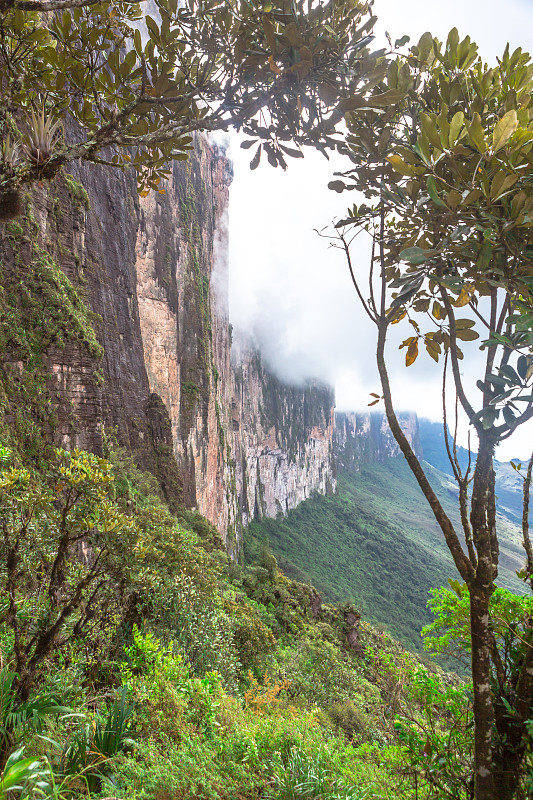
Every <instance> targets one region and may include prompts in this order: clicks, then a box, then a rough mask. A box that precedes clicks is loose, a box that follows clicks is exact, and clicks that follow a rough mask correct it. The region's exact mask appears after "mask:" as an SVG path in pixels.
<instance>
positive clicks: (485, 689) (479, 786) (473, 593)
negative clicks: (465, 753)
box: [470, 583, 499, 800]
mask: <svg viewBox="0 0 533 800" xmlns="http://www.w3.org/2000/svg"><path fill="white" fill-rule="evenodd" d="M489 600H490V593H487V592H486V591H485V590H484V587H479V586H476V584H475V583H474V584H473V585H472V586H471V587H470V632H471V636H472V683H473V688H474V772H475V794H474V797H475V800H499V796H498V795H497V794H496V789H495V784H494V765H493V760H492V736H493V731H494V706H493V704H492V697H491V690H490V631H489Z"/></svg>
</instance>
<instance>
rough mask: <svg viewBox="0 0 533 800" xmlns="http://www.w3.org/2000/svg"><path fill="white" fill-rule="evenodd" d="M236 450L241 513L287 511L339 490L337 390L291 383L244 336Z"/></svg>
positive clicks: (237, 350) (238, 366) (245, 516)
mask: <svg viewBox="0 0 533 800" xmlns="http://www.w3.org/2000/svg"><path fill="white" fill-rule="evenodd" d="M232 357H233V364H234V387H235V388H234V401H233V429H234V433H233V441H234V445H233V454H234V458H235V476H236V488H237V493H238V498H239V508H240V516H241V518H242V521H243V524H244V525H247V524H248V523H249V522H250V521H251V520H252V519H253V518H260V517H263V516H267V517H275V516H277V515H278V514H286V513H287V512H288V511H289V510H290V509H291V508H295V507H296V506H297V505H299V504H300V503H301V502H302V501H303V500H306V499H307V498H308V497H310V496H311V495H312V494H313V492H320V493H321V494H327V493H329V492H331V491H334V490H335V486H336V478H335V464H334V458H333V433H334V425H335V414H334V403H335V398H334V394H333V390H332V389H331V388H330V387H328V386H325V385H324V384H320V383H318V382H309V383H307V385H305V386H304V387H299V386H293V387H290V386H287V385H286V384H283V383H281V381H279V380H278V379H277V378H276V377H275V376H274V375H272V374H271V373H270V372H269V371H268V370H267V369H265V367H264V365H263V363H262V361H261V357H260V355H259V353H258V352H257V351H256V350H254V348H253V347H252V346H250V344H248V343H247V342H246V341H245V340H244V339H242V338H241V339H240V340H238V341H237V342H235V343H234V347H233V353H232Z"/></svg>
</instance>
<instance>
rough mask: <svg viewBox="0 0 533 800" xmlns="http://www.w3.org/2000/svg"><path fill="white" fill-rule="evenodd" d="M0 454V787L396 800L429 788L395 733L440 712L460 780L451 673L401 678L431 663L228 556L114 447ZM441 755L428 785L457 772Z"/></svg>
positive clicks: (261, 566)
mask: <svg viewBox="0 0 533 800" xmlns="http://www.w3.org/2000/svg"><path fill="white" fill-rule="evenodd" d="M0 455H1V459H0V462H1V463H0V467H1V470H0V475H1V486H0V499H1V502H2V507H3V508H4V509H5V510H6V509H7V513H6V514H4V521H3V528H2V531H3V549H2V554H1V558H0V568H1V570H2V588H1V591H2V598H3V602H2V605H1V610H2V617H1V618H0V646H1V649H2V659H3V664H4V666H3V668H2V670H1V671H0V734H1V741H0V748H1V751H0V756H1V761H2V763H3V764H4V765H5V766H4V772H3V776H2V778H1V779H0V797H2V798H3V797H5V796H6V794H5V791H4V788H3V786H4V785H5V787H6V788H7V787H8V786H18V787H19V789H16V790H15V792H16V794H20V795H21V796H22V797H27V798H29V797H32V798H36V797H42V798H56V799H57V800H59V798H65V800H66V798H82V797H92V798H96V797H98V796H101V797H103V796H107V797H108V796H109V795H110V794H112V796H113V797H117V798H136V799H137V800H143V799H144V798H146V800H148V798H150V800H152V798H156V800H170V799H171V798H176V800H177V798H190V799H191V800H192V798H203V799H204V800H217V798H220V799H222V798H227V800H230V798H234V797H239V798H241V800H248V798H249V800H252V798H264V800H267V798H280V800H283V798H285V799H286V800H296V799H297V798H304V797H317V798H321V799H322V800H364V799H366V800H370V798H385V797H388V796H391V795H390V792H391V791H393V792H394V795H393V796H394V797H398V798H412V797H414V795H413V787H414V781H415V780H416V782H417V783H418V789H417V791H418V792H419V794H418V797H426V798H429V797H435V796H437V795H435V794H433V793H432V792H433V789H432V786H436V785H437V783H436V782H435V780H434V779H433V778H431V779H430V777H431V776H430V777H428V773H427V768H426V764H425V763H419V761H420V759H418V760H417V755H416V753H417V746H414V745H413V741H414V740H413V737H414V736H415V733H416V732H419V729H421V730H425V729H426V728H428V730H429V729H430V728H431V726H433V727H435V725H437V727H438V731H436V732H434V738H433V740H432V741H433V743H434V744H433V746H434V747H435V749H437V747H439V746H442V742H443V736H444V732H445V731H446V730H447V727H446V726H447V725H448V722H449V720H450V719H452V718H453V715H454V714H456V715H457V716H458V719H457V726H458V727H457V735H458V736H459V735H460V736H461V737H462V739H461V748H462V750H461V753H462V754H461V760H460V770H462V771H461V773H460V774H461V776H463V777H464V775H466V776H467V777H468V774H469V769H470V768H471V756H470V753H471V741H470V728H469V726H468V725H465V724H463V722H461V720H462V719H463V715H464V710H465V706H466V707H467V706H468V695H467V694H465V692H464V689H463V688H462V687H461V686H460V684H458V683H457V681H456V682H455V684H453V685H455V689H454V691H455V694H453V695H449V692H448V690H447V689H446V692H448V694H445V695H444V696H443V699H442V700H441V699H439V702H438V703H435V702H434V700H435V698H434V697H433V696H432V694H431V692H429V691H425V693H424V692H423V691H421V689H420V686H421V685H422V686H427V685H429V684H430V685H431V686H432V687H433V688H434V691H433V693H434V692H435V691H437V692H439V691H440V689H439V687H443V691H444V687H445V686H447V685H448V686H452V684H450V681H449V679H448V678H445V677H444V676H442V675H440V674H439V673H438V671H436V670H435V669H433V670H430V671H428V669H427V668H426V667H423V666H422V665H421V664H420V663H419V662H418V661H417V660H416V659H415V658H414V657H411V656H408V655H407V654H406V653H405V652H404V651H402V649H401V648H400V647H399V645H397V644H396V643H395V642H394V641H393V640H391V639H389V637H387V636H385V635H384V634H383V633H381V634H378V633H376V632H375V631H374V630H373V629H372V628H371V627H370V626H369V625H368V624H366V623H363V622H359V617H358V614H357V613H356V612H355V610H354V608H353V606H351V605H349V604H344V605H341V606H338V607H333V606H327V605H321V604H320V602H319V598H318V595H317V593H316V590H314V589H313V588H312V587H311V586H309V585H308V584H304V583H298V582H296V581H293V580H291V579H289V578H287V577H285V576H284V575H283V574H282V573H281V572H280V571H279V570H278V567H277V564H276V560H275V558H274V557H273V555H272V553H271V552H270V551H269V550H268V548H262V551H261V553H260V554H259V561H258V563H256V564H255V565H253V566H251V567H247V568H243V567H240V566H238V565H236V564H235V563H233V562H231V561H230V560H229V559H228V557H227V556H226V554H225V552H224V550H223V549H221V547H220V541H219V539H218V536H217V535H216V531H214V529H213V528H212V526H210V525H209V523H207V522H206V521H205V520H202V518H201V517H199V516H198V515H197V514H194V513H192V512H183V514H182V519H181V522H178V519H177V518H176V517H173V516H172V515H171V514H170V513H169V511H168V509H167V508H166V506H165V505H164V503H163V502H162V500H161V499H160V497H159V495H158V487H157V483H156V481H155V479H154V478H153V477H152V476H150V475H147V474H145V473H141V472H140V471H139V470H138V469H137V468H136V467H135V465H134V463H133V461H132V459H131V458H130V457H128V456H127V455H126V454H125V453H123V452H121V451H117V450H113V449H110V450H109V452H108V457H109V459H110V460H105V459H99V458H97V457H96V456H93V455H90V454H87V453H83V452H78V451H73V452H71V453H66V452H64V451H59V452H57V453H56V454H55V456H54V457H53V459H52V460H51V461H50V462H49V464H48V467H47V469H44V470H42V471H40V472H36V471H29V470H28V469H26V468H23V467H17V466H13V461H14V460H15V459H16V456H15V455H14V454H13V453H12V452H11V451H10V450H9V449H8V448H6V447H4V448H3V449H2V450H1V453H0ZM52 490H53V491H54V492H56V493H57V497H58V500H59V502H56V503H54V502H52V503H51V502H50V499H49V498H50V496H51V494H50V493H51V491H52ZM65 509H67V510H65ZM63 519H64V520H65V523H66V524H65V526H64V527H63V528H62V527H61V526H62V520H63ZM21 525H22V528H23V527H24V525H25V526H26V528H25V530H22V528H21ZM187 527H188V528H189V530H187ZM191 528H195V529H196V531H197V533H194V532H193V531H192V530H190V529H191ZM30 530H31V536H30ZM67 531H68V536H69V539H68V541H69V546H68V547H67V550H68V555H67V556H66V557H65V558H64V559H63V561H62V560H61V553H62V552H63V554H64V552H65V551H64V550H62V542H63V543H64V542H65V535H66V533H67ZM15 534H18V535H15ZM16 540H18V541H19V544H18V551H16V552H17V553H18V554H19V555H18V557H19V570H18V574H17V576H15V577H16V579H15V577H14V576H13V574H12V566H13V557H12V556H10V554H9V553H8V551H7V548H8V546H9V545H10V544H11V547H12V548H13V546H14V542H15V541H16ZM76 540H77V541H78V542H82V543H83V545H84V547H85V548H86V549H85V556H84V557H81V558H80V551H79V549H78V548H77V547H73V546H72V545H73V543H75V542H76ZM30 541H32V542H33V543H34V546H33V547H30V546H29V542H30ZM117 548H118V549H117ZM123 548H125V549H126V550H127V551H128V552H129V554H130V556H129V557H126V556H125V554H124V553H123V552H122V549H123ZM15 549H16V548H15ZM117 557H118V560H117ZM96 564H98V565H99V566H98V568H97V569H96V567H95V565H96ZM58 565H59V567H60V568H59V567H58ZM58 572H59V573H61V577H60V578H58ZM96 572H97V574H98V581H97V583H96V584H90V582H87V578H88V577H89V576H90V575H92V574H94V573H96ZM54 576H55V577H54ZM35 581H38V582H40V588H39V586H37V587H36V585H34V584H35ZM10 582H11V583H10ZM89 585H90V586H91V588H90V590H89ZM50 586H53V587H54V591H53V592H50V591H49V587H50ZM80 587H81V590H80ZM86 589H87V590H89V595H88V596H87V595H85V594H84V592H85V590H86ZM80 591H81V596H82V600H81V602H80V603H79V604H78V605H76V603H75V602H73V598H74V597H78V596H79V595H80ZM104 605H105V606H106V607H107V609H108V611H109V613H108V614H101V613H100V609H101V608H102V607H103V606H104ZM91 609H92V610H91ZM58 615H59V617H61V618H62V624H61V625H60V626H59V627H57V629H56V634H57V635H53V636H51V637H48V638H47V641H48V642H49V646H48V648H47V649H46V651H45V650H42V649H41V657H40V659H39V660H38V661H37V662H36V664H35V669H34V671H33V672H32V673H31V681H30V682H28V681H24V676H25V675H27V672H28V668H27V667H28V663H27V662H28V658H30V660H31V655H32V653H34V652H35V649H36V646H37V645H36V643H37V644H38V642H39V641H41V639H40V637H41V638H42V635H43V634H44V635H46V636H48V633H49V630H50V626H51V625H52V626H53V625H54V624H55V622H54V620H55V621H57V617H58ZM354 637H355V638H354ZM26 652H27V653H28V654H29V655H28V657H27V658H26V662H24V657H25V653H26ZM17 659H18V662H20V663H21V664H22V669H21V670H20V674H17V673H15V671H14V667H16V666H17V663H18V662H17ZM21 659H22V661H21ZM24 670H26V671H25V672H24ZM407 674H412V675H413V676H416V680H415V681H413V682H410V683H407V682H406V675H407ZM428 682H429V684H428ZM411 683H412V685H411ZM439 698H440V695H439ZM447 698H448V699H447ZM450 698H451V699H450ZM454 698H455V699H454ZM457 698H460V699H461V701H460V702H459V700H458V699H457ZM452 700H453V702H452ZM450 704H451V705H450ZM454 704H455V705H454ZM454 709H455V710H454ZM459 710H460V714H459ZM400 712H401V714H402V719H403V720H404V722H402V721H401V720H398V724H397V725H396V727H395V715H396V714H399V713H400ZM405 720H408V721H409V724H410V725H411V727H412V726H413V725H414V729H413V730H414V731H415V732H413V731H412V730H411V728H409V729H407V728H406V725H407V722H405ZM420 726H421V727H420ZM437 734H438V735H437ZM417 735H418V734H417ZM420 735H421V734H420ZM439 736H440V739H439ZM439 742H440V744H439ZM450 758H451V762H450V765H449V768H448V767H446V769H443V768H439V770H438V777H439V781H440V784H442V785H443V786H447V785H448V783H449V781H450V780H451V777H450V776H451V775H453V771H454V770H455V771H457V770H458V769H459V767H458V766H457V764H456V762H455V761H454V760H453V758H452V757H451V756H450ZM452 762H453V763H452ZM463 777H461V780H463ZM461 785H462V784H461ZM421 787H422V788H421ZM424 787H425V788H424ZM442 796H443V797H445V796H447V795H446V793H444V794H443V795H442ZM455 796H456V797H457V798H463V796H464V797H466V796H467V795H463V794H460V793H459V794H456V795H454V797H455Z"/></svg>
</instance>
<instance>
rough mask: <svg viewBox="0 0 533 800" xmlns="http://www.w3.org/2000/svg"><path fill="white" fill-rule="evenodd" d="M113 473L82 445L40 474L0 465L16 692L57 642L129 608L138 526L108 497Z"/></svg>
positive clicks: (0, 550)
mask: <svg viewBox="0 0 533 800" xmlns="http://www.w3.org/2000/svg"><path fill="white" fill-rule="evenodd" d="M111 481H112V473H111V465H110V464H109V463H108V462H107V461H105V460H104V459H101V458H98V457H97V456H94V455H91V454H90V453H84V452H81V451H78V450H74V451H72V453H67V452H66V451H61V450H58V451H56V457H55V460H54V461H53V462H52V463H51V465H50V468H49V472H48V475H47V476H46V480H45V481H44V482H42V483H41V482H37V481H36V479H35V478H34V477H32V475H31V474H30V473H29V471H28V470H26V469H20V468H17V467H11V468H7V469H4V470H3V471H2V472H0V531H1V540H0V576H1V580H2V584H3V586H2V588H3V591H2V609H1V622H2V623H3V624H4V625H5V631H6V634H5V635H6V636H7V637H8V639H9V641H8V644H9V650H11V651H12V653H13V662H14V669H15V673H16V678H15V681H14V682H13V684H12V687H13V690H14V691H15V693H16V696H17V698H18V700H19V701H22V702H24V701H26V700H27V699H28V697H29V695H30V692H31V690H32V688H33V686H34V683H35V680H36V677H37V674H38V672H39V670H41V669H42V667H43V665H44V664H45V663H46V661H47V660H48V659H49V658H50V657H51V656H53V655H54V654H55V653H56V652H57V651H58V650H60V649H63V650H64V649H65V648H66V647H67V646H68V645H69V643H70V642H72V641H74V640H76V639H78V640H79V639H84V638H86V637H87V634H88V632H90V633H91V634H92V637H93V638H96V632H97V631H99V630H102V629H106V628H107V627H109V626H111V627H112V628H116V626H117V622H118V621H120V619H121V617H122V616H123V613H124V612H125V611H127V608H128V602H127V594H128V592H127V587H126V585H125V581H124V578H125V572H126V569H125V563H126V561H127V558H128V554H129V553H131V552H132V549H133V547H134V545H135V544H136V543H137V539H138V528H137V526H136V525H135V522H134V520H133V519H131V518H129V517H127V516H126V515H124V514H122V513H121V512H120V509H119V508H118V507H117V505H116V504H114V503H113V502H111V501H110V500H109V497H108V487H109V484H110V482H111Z"/></svg>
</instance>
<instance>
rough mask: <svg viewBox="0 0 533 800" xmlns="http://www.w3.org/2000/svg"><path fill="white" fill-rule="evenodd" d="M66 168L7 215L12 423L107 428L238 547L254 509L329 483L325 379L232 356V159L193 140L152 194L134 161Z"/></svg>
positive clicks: (3, 305)
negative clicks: (294, 383) (143, 193)
mask: <svg viewBox="0 0 533 800" xmlns="http://www.w3.org/2000/svg"><path fill="white" fill-rule="evenodd" d="M73 177H74V180H73V179H72V178H71V177H69V176H65V177H63V178H59V179H58V180H56V181H55V182H54V184H52V185H51V186H50V187H46V188H40V189H37V190H36V191H35V192H34V193H32V195H31V196H28V197H27V198H26V213H25V216H24V218H23V219H21V220H20V223H19V222H18V221H17V222H15V223H12V224H11V225H4V226H3V228H0V269H1V271H2V280H1V283H2V285H3V287H4V294H0V323H1V326H0V337H1V343H0V344H1V345H2V346H1V348H0V349H1V354H0V355H1V366H0V413H1V419H0V422H1V420H3V425H4V431H5V435H6V436H8V435H13V437H14V438H15V439H18V440H19V441H20V442H21V443H23V447H24V450H25V451H27V450H28V447H29V442H30V441H32V442H33V439H32V438H31V436H33V435H34V434H35V436H34V438H35V437H37V438H36V442H35V449H36V450H37V449H38V446H39V442H37V439H38V438H39V435H41V434H40V433H38V432H39V431H40V432H41V433H42V432H43V431H44V438H47V439H48V440H49V441H53V442H55V443H57V444H60V445H62V446H67V447H73V446H78V447H82V448H86V449H89V450H92V451H95V452H101V450H102V437H103V436H104V435H107V436H109V435H112V436H113V437H114V438H116V439H117V441H118V442H119V443H120V444H121V445H124V446H126V447H127V449H128V450H129V451H130V452H131V453H132V454H133V455H134V457H135V459H136V460H137V462H138V463H139V465H140V466H141V467H143V468H145V469H149V470H151V471H152V472H154V473H155V474H156V475H157V477H158V478H159V481H160V483H161V486H162V488H163V491H164V492H165V495H166V497H167V499H168V501H169V503H170V504H171V506H174V507H177V506H178V505H179V504H180V503H184V504H185V505H186V506H187V507H190V508H197V509H198V510H199V511H200V512H201V513H202V514H203V515H204V516H206V517H207V518H208V519H209V520H210V521H211V522H213V523H214V524H215V525H216V526H217V528H218V529H219V531H220V532H221V533H222V535H223V537H224V538H225V539H226V540H227V544H228V547H229V549H230V550H231V551H232V552H236V551H237V549H238V543H239V536H240V530H241V528H242V525H243V524H246V523H247V522H248V521H249V520H250V519H251V518H252V517H253V516H255V515H264V514H266V515H275V514H277V513H279V512H285V511H287V510H288V509H289V508H292V507H294V505H297V504H298V502H300V501H301V500H302V499H304V498H305V497H307V496H308V495H309V494H310V493H311V492H313V491H327V490H329V489H331V488H332V487H333V486H334V474H333V472H334V470H333V464H332V446H331V442H332V436H333V397H332V393H331V391H330V390H329V389H328V388H326V387H320V386H309V387H307V388H305V389H295V388H292V387H285V386H283V384H281V383H280V382H279V381H277V380H276V379H275V378H274V377H273V376H271V375H269V374H268V372H267V371H266V370H265V368H264V366H263V365H262V364H261V361H260V358H259V357H258V355H257V354H256V353H254V352H253V350H251V349H249V348H246V347H244V348H243V347H240V348H239V349H238V352H237V353H236V354H234V357H233V360H232V358H231V354H230V350H231V347H230V328H229V324H228V312H227V270H228V265H227V232H226V231H227V225H226V215H227V205H228V189H229V184H230V181H231V178H232V171H231V165H230V164H229V162H228V160H227V159H226V157H225V155H224V153H223V152H222V151H221V150H220V149H219V148H218V147H216V146H215V145H213V144H210V143H209V142H207V141H205V140H198V141H197V143H196V148H195V151H194V153H193V154H192V156H191V158H190V159H189V160H188V161H187V162H186V163H185V164H179V165H178V164H176V165H174V168H173V171H172V176H171V177H170V178H169V180H168V181H167V182H166V184H165V187H164V188H165V193H164V194H157V193H156V194H150V195H149V196H148V197H146V198H143V199H140V198H139V197H138V196H137V192H136V187H135V185H134V181H133V178H132V176H131V175H129V174H128V173H125V174H121V173H119V172H116V171H112V170H108V169H105V168H99V167H94V166H89V165H86V164H82V165H80V166H76V167H75V168H74V169H73ZM82 187H83V188H82ZM83 189H85V190H86V193H87V196H85V194H84V191H83ZM21 287H22V289H23V291H22V292H21ZM87 306H88V307H89V309H91V312H92V315H91V313H88V312H87V310H86V307H87ZM13 320H15V322H16V323H17V325H18V326H19V327H18V328H17V327H16V326H15V328H16V330H15V333H13V332H12V329H13V327H14V325H13ZM35 327H37V328H38V334H39V335H38V336H37V338H36V337H35V336H33V334H32V335H28V334H27V331H28V330H30V331H31V330H32V329H33V328H35ZM24 331H26V333H25V332H24ZM94 333H96V338H95V335H94ZM32 336H33V338H32ZM21 337H22V339H23V341H22V343H21ZM24 337H26V338H24ZM26 339H28V341H26ZM30 340H31V341H30ZM31 425H33V426H34V429H35V431H33V429H32V430H30V431H29V433H28V430H29V427H31ZM0 433H1V431H0ZM30 434H31V436H30ZM41 438H43V437H41ZM31 447H33V444H32V445H31Z"/></svg>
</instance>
